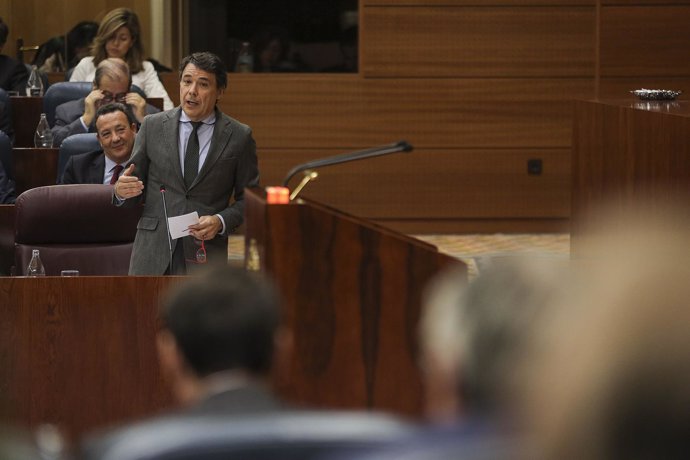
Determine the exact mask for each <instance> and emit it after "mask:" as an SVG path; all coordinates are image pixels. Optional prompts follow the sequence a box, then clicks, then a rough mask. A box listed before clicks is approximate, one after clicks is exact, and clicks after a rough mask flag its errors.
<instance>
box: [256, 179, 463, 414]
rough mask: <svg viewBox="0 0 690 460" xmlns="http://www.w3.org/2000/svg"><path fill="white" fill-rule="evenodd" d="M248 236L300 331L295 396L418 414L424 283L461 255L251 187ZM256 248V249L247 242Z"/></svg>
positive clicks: (290, 389)
mask: <svg viewBox="0 0 690 460" xmlns="http://www.w3.org/2000/svg"><path fill="white" fill-rule="evenodd" d="M246 205H247V231H246V238H245V241H246V244H247V246H248V247H251V245H252V243H251V241H252V240H254V241H255V244H256V247H257V249H258V251H259V253H260V256H261V267H262V269H263V270H264V271H265V272H266V273H269V274H270V275H271V277H272V278H273V279H274V280H275V281H276V283H277V285H278V287H279V290H280V292H281V294H282V297H283V299H284V307H285V320H286V322H287V325H288V327H290V328H291V329H292V330H293V336H294V341H295V343H294V350H295V353H294V357H293V360H292V365H291V366H290V372H289V373H287V374H284V375H278V376H276V385H277V386H278V387H279V388H281V394H284V395H289V396H288V398H289V399H290V400H292V401H297V402H301V403H305V404H308V405H316V406H322V407H336V408H372V409H377V410H387V411H392V412H395V413H398V414H406V415H419V414H420V413H421V409H422V400H421V379H420V375H419V369H418V368H417V362H416V350H417V344H416V331H417V323H418V319H419V313H420V305H421V291H422V289H423V287H424V286H425V285H426V282H427V281H428V279H429V278H430V277H431V276H433V275H434V274H435V273H437V272H438V270H439V269H441V267H443V266H446V265H447V264H450V263H457V261H456V260H454V259H451V258H450V257H448V256H445V255H443V254H440V253H438V252H437V250H436V248H435V247H434V246H431V245H429V244H427V243H424V242H422V241H419V240H415V239H413V238H410V237H406V236H404V235H401V234H397V233H395V232H392V231H390V230H387V229H385V228H382V227H378V226H375V225H373V224H371V223H370V222H367V221H365V220H363V219H359V218H356V217H354V216H349V215H346V214H343V213H341V212H338V211H336V210H334V209H330V208H327V207H324V206H322V205H319V204H318V203H315V202H311V201H310V202H306V203H301V204H297V203H293V204H290V205H266V204H265V193H263V191H260V190H250V191H248V192H247V203H246ZM248 252H250V250H249V249H248Z"/></svg>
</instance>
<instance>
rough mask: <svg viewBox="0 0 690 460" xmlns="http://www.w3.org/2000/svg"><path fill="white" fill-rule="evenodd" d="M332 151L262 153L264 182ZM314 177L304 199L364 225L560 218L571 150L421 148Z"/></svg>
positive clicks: (322, 171) (566, 195) (564, 206)
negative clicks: (533, 162)
mask: <svg viewBox="0 0 690 460" xmlns="http://www.w3.org/2000/svg"><path fill="white" fill-rule="evenodd" d="M337 153H341V151H339V150H336V151H323V150H282V149H275V150H274V149H261V150H260V151H259V169H260V171H261V172H262V179H261V180H262V184H264V185H277V184H280V183H282V179H283V177H284V175H285V173H286V172H287V171H288V170H289V169H290V168H291V167H292V166H294V165H296V164H300V163H303V162H306V161H309V160H313V159H315V158H319V157H325V156H329V155H335V154H337ZM529 159H541V160H542V164H543V173H542V175H539V176H533V175H528V173H527V161H528V160H529ZM319 174H320V176H319V178H318V179H317V180H315V181H314V182H312V183H310V184H308V185H307V187H306V188H305V189H304V191H303V193H302V194H303V196H306V197H310V198H313V199H315V200H317V201H320V202H323V203H326V204H328V205H330V206H333V207H335V208H338V209H342V210H344V211H346V212H349V213H351V214H354V215H357V216H361V217H365V218H369V219H393V218H397V219H400V218H404V219H435V218H446V219H448V218H454V219H462V218H464V219H469V218H500V217H506V218H527V217H543V218H555V217H561V218H562V217H567V216H568V215H569V212H570V210H569V202H570V151H569V149H500V150H489V149H485V150H474V149H467V150H463V149H457V150H455V149H439V150H436V149H424V148H419V149H416V150H415V151H413V152H412V153H409V154H405V153H398V154H394V155H389V156H386V157H380V158H375V159H370V160H366V161H359V162H352V163H346V164H342V165H336V166H331V167H327V168H322V169H320V170H319ZM300 180H301V176H299V177H296V178H293V180H292V181H291V186H292V187H294V186H295V185H296V184H297V183H299V181H300Z"/></svg>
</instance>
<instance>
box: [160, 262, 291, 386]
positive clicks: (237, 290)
mask: <svg viewBox="0 0 690 460" xmlns="http://www.w3.org/2000/svg"><path fill="white" fill-rule="evenodd" d="M161 319H162V321H163V326H164V327H165V328H167V329H168V330H169V331H170V333H171V334H172V335H173V337H174V338H175V341H176V343H177V345H178V347H179V349H180V351H181V353H182V354H183V356H184V358H185V360H186V362H187V364H188V365H189V367H190V368H191V369H192V370H193V371H194V372H195V373H196V374H197V376H199V377H205V376H207V375H209V374H212V373H215V372H220V371H225V370H235V369H236V370H243V371H247V372H250V373H252V374H255V375H265V374H267V373H268V371H269V370H270V368H271V365H272V360H273V351H274V339H275V332H276V329H277V327H278V324H279V322H280V313H279V302H278V298H277V295H276V293H275V291H274V289H273V287H272V286H271V285H270V284H269V283H268V282H267V281H266V280H264V279H263V278H260V277H259V276H258V275H256V274H253V273H249V272H247V271H245V270H243V269H239V268H235V267H230V266H222V267H217V268H215V269H213V270H212V271H210V272H208V273H206V274H205V275H200V276H197V277H195V278H193V279H191V280H190V281H189V282H187V283H185V284H184V285H182V286H181V287H180V288H179V289H178V290H177V291H176V292H175V293H174V294H173V295H172V296H171V297H170V298H169V299H168V301H167V302H165V303H164V305H163V307H162V310H161Z"/></svg>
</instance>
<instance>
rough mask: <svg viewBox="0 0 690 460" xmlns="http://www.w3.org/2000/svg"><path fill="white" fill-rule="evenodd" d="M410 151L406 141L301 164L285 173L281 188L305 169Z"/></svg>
mask: <svg viewBox="0 0 690 460" xmlns="http://www.w3.org/2000/svg"><path fill="white" fill-rule="evenodd" d="M411 151H412V146H411V145H410V144H409V143H407V142H406V141H399V142H396V143H395V144H388V145H382V146H380V147H372V148H370V149H366V150H360V151H358V152H350V153H343V154H340V155H336V156H333V157H328V158H321V159H318V160H313V161H309V162H307V163H302V164H301V165H297V166H295V167H294V168H292V169H291V170H290V172H288V173H287V176H285V179H283V187H287V185H288V183H289V182H290V179H292V176H294V175H295V174H297V173H298V172H300V171H304V170H307V169H316V168H322V167H324V166H331V165H337V164H340V163H347V162H348V161H357V160H364V159H366V158H373V157H378V156H381V155H388V154H389V153H397V152H411Z"/></svg>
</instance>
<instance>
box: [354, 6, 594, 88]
mask: <svg viewBox="0 0 690 460" xmlns="http://www.w3.org/2000/svg"><path fill="white" fill-rule="evenodd" d="M362 22H363V24H362V29H361V41H362V43H364V44H365V45H364V46H361V47H360V48H361V53H362V57H361V58H360V62H361V65H362V72H363V74H364V75H365V76H367V77H382V76H406V77H429V76H434V77H459V76H461V77H492V76H498V77H566V76H580V77H591V76H593V75H594V47H595V43H594V29H595V22H596V21H595V9H594V7H530V8H522V7H426V6H425V7H373V6H372V7H365V8H364V12H363V14H362Z"/></svg>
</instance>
